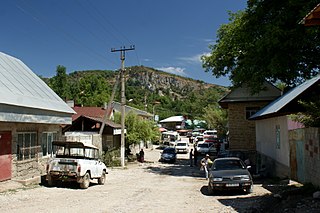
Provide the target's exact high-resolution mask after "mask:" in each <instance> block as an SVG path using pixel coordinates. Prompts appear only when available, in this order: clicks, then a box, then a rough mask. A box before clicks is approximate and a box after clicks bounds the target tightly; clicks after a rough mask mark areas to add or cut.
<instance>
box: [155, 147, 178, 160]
mask: <svg viewBox="0 0 320 213" xmlns="http://www.w3.org/2000/svg"><path fill="white" fill-rule="evenodd" d="M176 160H177V152H176V149H175V148H174V147H166V148H165V149H164V150H163V151H162V152H161V156H160V159H159V161H161V162H171V163H174V162H176Z"/></svg>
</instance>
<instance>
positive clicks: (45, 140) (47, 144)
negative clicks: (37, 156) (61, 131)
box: [41, 132, 57, 156]
mask: <svg viewBox="0 0 320 213" xmlns="http://www.w3.org/2000/svg"><path fill="white" fill-rule="evenodd" d="M56 138H57V133H55V132H44V133H42V141H41V148H42V156H48V155H51V154H52V153H53V152H54V151H53V150H52V141H54V140H56Z"/></svg>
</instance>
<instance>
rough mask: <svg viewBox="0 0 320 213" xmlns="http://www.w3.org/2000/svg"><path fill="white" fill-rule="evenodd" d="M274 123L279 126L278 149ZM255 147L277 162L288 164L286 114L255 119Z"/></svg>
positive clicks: (288, 150)
mask: <svg viewBox="0 0 320 213" xmlns="http://www.w3.org/2000/svg"><path fill="white" fill-rule="evenodd" d="M276 125H279V126H280V149H278V148H276ZM256 148H257V151H258V152H259V153H261V154H263V155H265V156H268V157H270V158H272V159H274V160H275V161H276V162H277V163H280V164H282V165H284V166H288V167H289V166H290V157H289V154H290V147H289V139H288V118H287V116H281V117H275V118H268V119H263V120H257V121H256Z"/></svg>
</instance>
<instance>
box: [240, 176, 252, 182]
mask: <svg viewBox="0 0 320 213" xmlns="http://www.w3.org/2000/svg"><path fill="white" fill-rule="evenodd" d="M241 180H244V181H249V180H250V177H249V175H243V176H242V177H241Z"/></svg>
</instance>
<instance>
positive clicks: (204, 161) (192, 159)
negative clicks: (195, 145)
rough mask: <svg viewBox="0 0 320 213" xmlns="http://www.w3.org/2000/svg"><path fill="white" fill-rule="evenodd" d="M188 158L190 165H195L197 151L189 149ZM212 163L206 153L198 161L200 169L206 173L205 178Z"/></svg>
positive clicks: (196, 162)
mask: <svg viewBox="0 0 320 213" xmlns="http://www.w3.org/2000/svg"><path fill="white" fill-rule="evenodd" d="M189 158H190V166H191V167H193V165H195V166H197V164H198V152H197V149H194V151H193V149H191V150H190V152H189ZM211 164H212V160H211V159H210V156H209V155H208V154H206V155H205V157H204V158H202V159H201V161H200V165H201V167H200V170H204V172H205V175H206V179H208V175H209V172H208V169H209V167H210V166H211Z"/></svg>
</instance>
